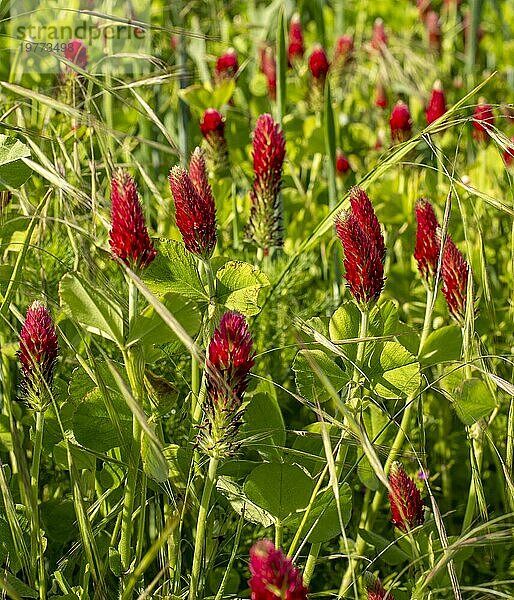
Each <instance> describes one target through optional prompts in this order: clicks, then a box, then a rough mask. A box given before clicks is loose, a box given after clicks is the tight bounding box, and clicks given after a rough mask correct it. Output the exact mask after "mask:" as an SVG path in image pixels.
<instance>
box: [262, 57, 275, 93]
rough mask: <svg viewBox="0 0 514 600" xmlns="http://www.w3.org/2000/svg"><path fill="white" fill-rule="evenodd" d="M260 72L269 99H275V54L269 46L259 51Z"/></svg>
mask: <svg viewBox="0 0 514 600" xmlns="http://www.w3.org/2000/svg"><path fill="white" fill-rule="evenodd" d="M260 62H261V72H262V73H264V75H265V76H266V81H267V83H268V92H269V95H270V98H271V99H272V100H275V99H276V97H277V63H276V61H275V53H274V51H273V48H272V47H271V46H267V45H266V46H262V47H261V49H260Z"/></svg>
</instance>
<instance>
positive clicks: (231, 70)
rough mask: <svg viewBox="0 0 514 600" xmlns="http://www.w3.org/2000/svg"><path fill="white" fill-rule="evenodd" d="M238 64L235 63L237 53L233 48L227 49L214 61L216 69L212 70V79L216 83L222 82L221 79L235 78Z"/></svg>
mask: <svg viewBox="0 0 514 600" xmlns="http://www.w3.org/2000/svg"><path fill="white" fill-rule="evenodd" d="M238 68H239V64H238V62H237V52H236V51H235V50H234V48H229V49H228V50H227V51H226V52H225V53H224V54H222V55H221V56H220V57H219V58H218V60H217V61H216V67H215V68H214V77H215V79H216V81H222V80H223V79H232V78H233V77H235V75H236V73H237V70H238Z"/></svg>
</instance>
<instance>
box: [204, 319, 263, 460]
mask: <svg viewBox="0 0 514 600" xmlns="http://www.w3.org/2000/svg"><path fill="white" fill-rule="evenodd" d="M252 345H253V340H252V334H251V332H250V329H249V327H248V324H247V322H246V319H245V318H244V316H243V315H242V314H240V313H238V312H235V311H228V312H226V313H224V315H223V316H222V317H221V321H220V324H219V325H218V327H217V328H216V329H215V330H214V333H213V335H212V338H211V341H210V343H209V349H208V352H207V361H206V382H207V397H206V402H205V406H204V412H205V414H204V423H203V426H202V430H201V433H200V436H199V443H200V445H201V447H202V448H203V450H204V451H205V452H206V453H207V454H209V455H213V456H217V457H222V456H228V455H230V454H231V453H232V452H233V450H234V445H235V437H236V435H237V432H238V430H239V427H240V425H241V422H242V421H241V418H242V414H241V410H240V409H241V405H242V403H243V396H244V393H245V391H246V388H247V387H248V381H249V375H250V369H251V368H252V367H253V365H254V362H255V361H254V352H253V351H252Z"/></svg>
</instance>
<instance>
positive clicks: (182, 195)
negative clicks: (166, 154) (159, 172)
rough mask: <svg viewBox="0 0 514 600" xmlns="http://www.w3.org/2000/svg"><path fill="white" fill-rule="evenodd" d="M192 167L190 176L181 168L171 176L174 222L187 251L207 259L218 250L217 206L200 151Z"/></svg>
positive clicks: (173, 169) (194, 154)
mask: <svg viewBox="0 0 514 600" xmlns="http://www.w3.org/2000/svg"><path fill="white" fill-rule="evenodd" d="M189 168H190V174H189V175H188V173H187V171H186V170H185V169H183V168H182V167H178V166H176V167H173V168H172V169H171V171H170V174H169V178H168V179H169V183H170V190H171V194H172V196H173V199H174V201H175V220H176V222H177V227H178V228H179V230H180V233H181V234H182V240H183V241H184V245H185V247H186V248H187V250H189V252H191V253H193V254H196V255H197V256H199V257H200V258H204V259H206V258H210V257H211V256H212V253H213V252H214V248H215V247H216V239H217V238H216V206H215V204H214V198H213V196H212V191H211V187H210V185H209V182H208V180H207V174H206V171H205V159H204V156H203V155H202V153H201V152H200V150H199V149H196V150H195V151H194V153H193V156H192V158H191V164H190V167H189Z"/></svg>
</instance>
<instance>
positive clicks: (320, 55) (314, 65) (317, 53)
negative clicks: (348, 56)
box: [309, 44, 330, 83]
mask: <svg viewBox="0 0 514 600" xmlns="http://www.w3.org/2000/svg"><path fill="white" fill-rule="evenodd" d="M329 68H330V63H329V62H328V57H327V53H326V52H325V49H324V48H323V47H322V46H321V44H316V45H315V46H314V49H313V51H312V53H311V55H310V57H309V70H310V72H311V75H312V77H313V78H314V80H315V81H317V82H319V83H323V82H324V81H325V77H326V76H327V73H328V70H329Z"/></svg>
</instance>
